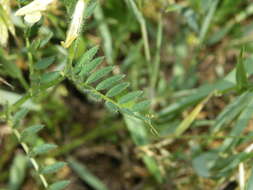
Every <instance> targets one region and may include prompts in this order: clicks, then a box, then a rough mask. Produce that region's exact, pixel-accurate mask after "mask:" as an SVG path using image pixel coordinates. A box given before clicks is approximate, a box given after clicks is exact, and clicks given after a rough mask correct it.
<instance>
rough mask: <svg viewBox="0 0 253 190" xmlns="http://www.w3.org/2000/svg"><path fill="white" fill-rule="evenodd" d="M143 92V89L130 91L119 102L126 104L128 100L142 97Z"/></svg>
mask: <svg viewBox="0 0 253 190" xmlns="http://www.w3.org/2000/svg"><path fill="white" fill-rule="evenodd" d="M142 94H143V92H142V91H141V90H139V91H134V92H130V93H128V94H126V95H124V96H122V97H121V98H120V99H119V104H125V103H127V102H130V101H133V100H135V99H137V98H138V97H140V96H141V95H142Z"/></svg>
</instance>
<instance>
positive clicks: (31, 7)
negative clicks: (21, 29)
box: [15, 0, 54, 24]
mask: <svg viewBox="0 0 253 190" xmlns="http://www.w3.org/2000/svg"><path fill="white" fill-rule="evenodd" d="M53 1H54V0H34V1H33V2H31V3H29V4H28V5H26V6H24V7H22V8H20V9H19V10H17V12H16V13H15V15H16V16H25V21H26V22H28V23H31V24H33V23H36V22H38V21H39V20H40V18H41V16H42V14H41V12H42V11H45V10H47V7H48V5H49V4H50V3H52V2H53Z"/></svg>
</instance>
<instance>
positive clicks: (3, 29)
mask: <svg viewBox="0 0 253 190" xmlns="http://www.w3.org/2000/svg"><path fill="white" fill-rule="evenodd" d="M10 18H11V10H10V2H9V0H0V45H2V46H6V45H7V42H8V38H9V34H8V30H9V31H10V33H11V34H12V35H13V36H15V28H14V25H13V23H12V21H11V19H10Z"/></svg>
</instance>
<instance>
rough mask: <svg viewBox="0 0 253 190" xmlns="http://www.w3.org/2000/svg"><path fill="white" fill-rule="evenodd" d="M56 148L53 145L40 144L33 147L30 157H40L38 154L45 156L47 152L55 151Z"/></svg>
mask: <svg viewBox="0 0 253 190" xmlns="http://www.w3.org/2000/svg"><path fill="white" fill-rule="evenodd" d="M56 147H57V146H56V145H55V144H42V145H39V146H36V147H34V148H33V150H32V152H31V155H32V156H36V155H40V154H45V153H47V152H49V151H50V150H53V149H55V148H56Z"/></svg>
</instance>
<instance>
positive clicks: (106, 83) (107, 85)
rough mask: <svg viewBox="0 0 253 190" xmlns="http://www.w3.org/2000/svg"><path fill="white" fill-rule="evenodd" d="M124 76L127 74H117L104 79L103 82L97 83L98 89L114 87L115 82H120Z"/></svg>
mask: <svg viewBox="0 0 253 190" xmlns="http://www.w3.org/2000/svg"><path fill="white" fill-rule="evenodd" d="M124 77H125V75H116V76H112V77H109V78H107V79H105V80H103V81H102V82H100V83H99V84H98V85H97V87H96V90H104V89H108V88H110V87H112V86H113V85H114V84H116V83H117V82H119V81H120V80H121V79H123V78H124Z"/></svg>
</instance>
